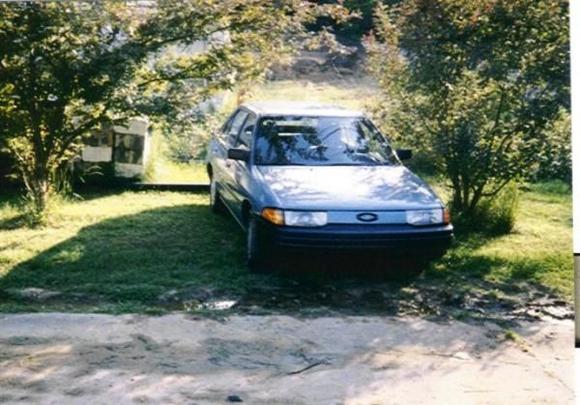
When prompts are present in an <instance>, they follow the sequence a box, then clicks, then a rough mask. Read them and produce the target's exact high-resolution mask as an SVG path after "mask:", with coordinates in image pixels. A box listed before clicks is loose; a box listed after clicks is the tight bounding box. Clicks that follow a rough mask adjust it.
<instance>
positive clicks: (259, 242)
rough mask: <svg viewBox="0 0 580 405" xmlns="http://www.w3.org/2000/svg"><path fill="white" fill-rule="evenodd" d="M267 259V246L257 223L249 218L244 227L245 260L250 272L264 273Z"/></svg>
mask: <svg viewBox="0 0 580 405" xmlns="http://www.w3.org/2000/svg"><path fill="white" fill-rule="evenodd" d="M268 259H269V255H268V248H267V245H266V243H265V242H264V238H263V236H262V235H261V232H260V228H259V226H258V223H257V222H256V219H255V218H250V219H249V220H248V227H247V229H246V260H247V264H248V269H249V270H250V272H252V273H264V272H266V266H267V264H268Z"/></svg>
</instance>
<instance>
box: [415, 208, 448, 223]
mask: <svg viewBox="0 0 580 405" xmlns="http://www.w3.org/2000/svg"><path fill="white" fill-rule="evenodd" d="M443 211H444V210H443V209H442V208H434V209H430V210H413V211H407V223H408V224H410V225H435V224H442V223H443V220H444V218H443Z"/></svg>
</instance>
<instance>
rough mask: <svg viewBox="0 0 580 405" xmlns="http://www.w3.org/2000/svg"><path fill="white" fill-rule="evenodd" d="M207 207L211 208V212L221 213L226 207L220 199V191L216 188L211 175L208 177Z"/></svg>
mask: <svg viewBox="0 0 580 405" xmlns="http://www.w3.org/2000/svg"><path fill="white" fill-rule="evenodd" d="M209 208H210V209H211V212H213V213H214V214H220V215H221V214H224V213H225V212H226V207H225V205H224V202H223V201H222V198H221V196H220V193H219V191H218V189H217V184H216V182H215V180H214V179H213V177H212V178H210V183H209Z"/></svg>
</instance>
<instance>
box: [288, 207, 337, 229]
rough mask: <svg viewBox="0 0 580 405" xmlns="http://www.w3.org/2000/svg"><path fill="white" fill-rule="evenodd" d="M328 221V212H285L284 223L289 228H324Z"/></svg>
mask: <svg viewBox="0 0 580 405" xmlns="http://www.w3.org/2000/svg"><path fill="white" fill-rule="evenodd" d="M327 221H328V216H327V215H326V212H312V211H284V222H285V224H286V225H288V226H324V225H326V222H327Z"/></svg>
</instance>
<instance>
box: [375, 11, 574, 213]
mask: <svg viewBox="0 0 580 405" xmlns="http://www.w3.org/2000/svg"><path fill="white" fill-rule="evenodd" d="M368 50H369V52H370V60H369V63H368V66H369V68H370V70H371V72H372V73H373V74H374V76H375V77H376V78H377V80H378V81H379V83H380V85H381V88H382V92H383V94H384V100H383V102H382V103H381V104H380V106H379V108H378V112H379V113H380V114H382V117H383V121H384V124H385V128H386V130H387V133H392V134H393V135H394V136H396V137H398V138H399V139H400V140H401V141H402V142H404V143H407V144H410V145H412V146H414V147H416V148H418V149H420V150H422V152H423V154H425V155H427V156H428V159H429V160H431V161H432V162H434V164H435V166H436V168H437V169H438V170H439V171H440V172H442V173H444V174H445V176H446V177H447V180H448V181H449V183H450V185H451V188H452V190H453V194H452V198H451V206H452V208H453V209H454V211H455V212H456V213H461V214H462V215H464V216H469V217H476V216H478V215H481V214H482V212H486V211H488V212H492V211H493V210H488V209H486V208H485V207H484V206H485V205H486V204H487V205H489V204H492V203H491V202H485V200H486V199H488V200H491V199H493V198H495V197H496V196H498V194H499V193H500V192H501V191H502V190H503V189H504V187H506V185H508V184H510V183H511V182H514V181H521V180H522V179H523V178H525V177H526V176H533V175H534V173H537V172H538V167H540V165H541V164H542V162H544V163H545V165H544V166H543V167H544V169H543V170H544V172H550V173H551V174H552V175H557V173H558V170H559V169H561V172H560V173H559V174H558V175H559V176H560V175H561V176H562V177H566V176H567V175H568V174H567V169H565V168H563V167H561V166H560V165H561V164H564V165H566V163H568V170H569V149H567V145H569V128H566V126H565V123H566V120H567V119H568V118H569V111H570V100H569V98H570V93H569V92H570V86H569V74H570V70H569V69H570V68H569V64H570V61H569V31H568V3H567V2H564V1H560V0H542V1H534V2H530V1H527V0H518V1H512V0H505V1H504V0H502V1H496V0H489V1H480V0H461V1H455V0H453V1H451V0H405V1H401V2H398V3H397V4H396V5H394V6H384V5H380V6H379V7H377V9H376V24H375V33H374V35H373V36H372V37H371V38H369V39H368Z"/></svg>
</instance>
